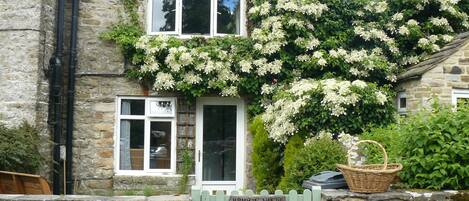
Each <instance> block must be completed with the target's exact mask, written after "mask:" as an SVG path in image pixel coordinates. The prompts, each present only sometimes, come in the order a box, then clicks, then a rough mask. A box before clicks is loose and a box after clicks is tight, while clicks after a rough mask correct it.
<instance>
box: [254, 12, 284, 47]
mask: <svg viewBox="0 0 469 201" xmlns="http://www.w3.org/2000/svg"><path fill="white" fill-rule="evenodd" d="M285 36H286V33H285V30H283V25H282V22H281V17H279V16H271V17H268V18H266V19H265V20H263V21H262V23H261V26H260V27H259V28H255V29H253V30H252V34H251V37H252V39H254V40H255V41H257V43H256V44H255V45H254V49H256V50H258V51H260V52H261V53H262V54H266V55H270V54H273V53H276V52H278V51H279V50H280V48H281V47H283V46H284V45H285V44H286V41H285Z"/></svg>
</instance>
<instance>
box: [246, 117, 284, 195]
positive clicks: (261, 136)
mask: <svg viewBox="0 0 469 201" xmlns="http://www.w3.org/2000/svg"><path fill="white" fill-rule="evenodd" d="M250 131H251V134H253V135H254V139H253V142H252V149H253V152H252V156H251V157H252V166H253V167H252V172H253V175H254V178H255V179H256V189H257V190H262V189H266V190H268V191H269V192H274V191H275V190H276V187H277V186H278V183H279V181H280V177H281V176H282V175H283V167H282V162H281V157H282V156H281V154H282V151H283V150H282V146H281V145H280V144H277V143H274V142H272V141H271V140H270V139H269V136H268V133H267V131H266V130H265V128H264V123H263V121H262V119H261V117H260V116H258V117H256V118H254V120H253V121H252V123H251V127H250Z"/></svg>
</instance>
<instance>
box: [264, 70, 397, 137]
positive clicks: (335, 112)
mask: <svg viewBox="0 0 469 201" xmlns="http://www.w3.org/2000/svg"><path fill="white" fill-rule="evenodd" d="M279 95H280V98H277V99H276V100H275V101H274V102H273V103H272V104H270V105H268V106H267V107H266V112H265V114H264V115H263V120H264V122H265V124H266V125H267V126H266V128H267V130H268V131H269V135H270V138H272V139H273V140H274V141H276V142H280V143H285V142H286V141H287V140H288V138H289V137H290V136H292V135H295V134H297V133H298V132H300V131H301V129H300V128H298V125H297V124H296V123H297V121H298V117H302V116H303V115H304V113H303V112H304V110H305V109H307V107H312V106H313V105H314V103H319V104H317V105H315V106H320V107H321V108H322V109H323V112H324V114H323V115H325V116H327V117H329V118H336V117H343V116H347V112H354V110H351V109H350V108H354V107H356V106H357V104H360V105H363V106H365V107H369V108H374V107H385V104H387V100H388V98H387V97H386V92H383V91H380V90H379V89H377V88H375V87H374V86H373V85H369V84H367V83H366V82H364V81H362V80H355V81H353V82H350V81H346V80H336V79H325V80H313V79H302V80H299V81H296V82H293V83H292V84H291V86H290V87H289V89H287V90H286V91H281V92H279ZM365 100H366V101H365ZM314 109H316V110H318V111H319V110H320V109H319V108H314ZM323 120H324V119H323ZM325 127H327V125H323V128H325Z"/></svg>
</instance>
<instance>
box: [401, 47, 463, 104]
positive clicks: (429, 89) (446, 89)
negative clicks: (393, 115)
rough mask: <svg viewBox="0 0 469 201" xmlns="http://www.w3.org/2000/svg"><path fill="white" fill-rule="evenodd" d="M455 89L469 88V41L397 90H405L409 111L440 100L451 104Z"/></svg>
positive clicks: (402, 84)
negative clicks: (419, 76)
mask: <svg viewBox="0 0 469 201" xmlns="http://www.w3.org/2000/svg"><path fill="white" fill-rule="evenodd" d="M453 89H469V43H467V44H466V45H465V46H463V47H462V48H461V49H460V50H458V51H457V52H456V53H454V54H453V55H452V56H450V57H449V58H448V59H447V60H445V61H444V62H442V63H440V64H438V65H437V66H436V67H435V68H433V69H431V70H429V71H427V72H426V73H424V74H423V75H422V76H421V78H419V79H412V80H406V81H403V82H401V83H400V84H399V85H398V87H397V91H398V92H400V91H405V93H406V96H407V111H409V112H415V111H418V110H420V109H422V108H428V107H430V106H431V104H432V103H433V102H434V100H438V101H439V102H440V103H441V104H445V105H450V104H451V101H452V90H453Z"/></svg>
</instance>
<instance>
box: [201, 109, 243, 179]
mask: <svg viewBox="0 0 469 201" xmlns="http://www.w3.org/2000/svg"><path fill="white" fill-rule="evenodd" d="M236 112H237V111H236V106H235V105H204V106H203V145H202V146H203V148H202V150H203V162H202V180H203V181H236V120H237V117H236Z"/></svg>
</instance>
